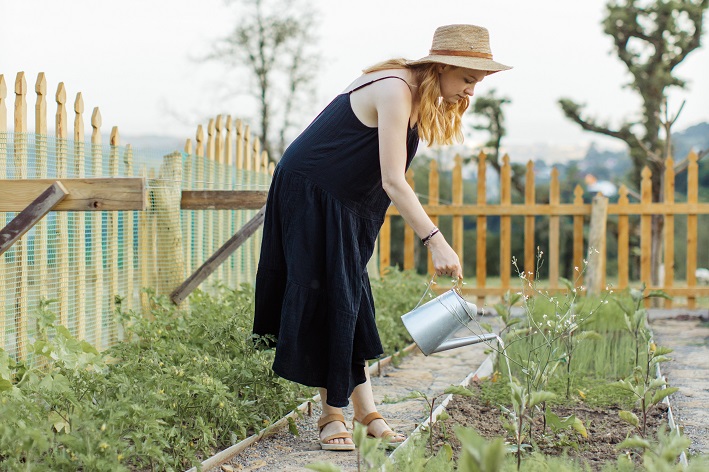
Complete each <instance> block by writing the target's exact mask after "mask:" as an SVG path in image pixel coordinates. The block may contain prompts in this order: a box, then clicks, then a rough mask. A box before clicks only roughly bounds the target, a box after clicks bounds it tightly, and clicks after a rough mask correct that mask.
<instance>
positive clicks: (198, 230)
mask: <svg viewBox="0 0 709 472" xmlns="http://www.w3.org/2000/svg"><path fill="white" fill-rule="evenodd" d="M195 141H196V142H197V148H196V149H195V154H196V157H195V171H196V172H195V177H196V182H195V187H198V188H202V189H204V188H207V187H206V185H205V183H204V166H205V162H204V130H203V129H202V125H199V126H197V134H196V135H195ZM194 226H195V240H194V247H193V248H192V251H193V252H192V267H199V266H200V265H202V262H204V258H205V251H204V212H203V211H198V212H197V213H196V214H195V225H194Z"/></svg>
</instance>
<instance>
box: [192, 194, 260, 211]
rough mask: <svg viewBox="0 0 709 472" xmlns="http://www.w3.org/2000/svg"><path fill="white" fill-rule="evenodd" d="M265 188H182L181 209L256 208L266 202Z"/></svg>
mask: <svg viewBox="0 0 709 472" xmlns="http://www.w3.org/2000/svg"><path fill="white" fill-rule="evenodd" d="M267 196H268V191H267V190H183V191H182V199H181V201H180V208H182V209H183V210H258V209H259V208H261V207H262V206H264V205H265V204H266V197H267Z"/></svg>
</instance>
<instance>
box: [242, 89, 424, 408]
mask: <svg viewBox="0 0 709 472" xmlns="http://www.w3.org/2000/svg"><path fill="white" fill-rule="evenodd" d="M386 78H390V77H382V78H380V79H377V80H382V79H386ZM396 78H399V77H396ZM377 80H374V81H372V82H369V83H366V84H363V85H361V86H360V87H357V88H356V89H354V90H352V91H351V92H348V93H343V94H341V95H338V96H337V97H336V98H335V99H334V100H333V101H332V102H330V104H329V105H328V106H327V107H326V108H325V109H324V110H323V111H322V112H321V113H320V114H319V115H318V117H317V118H315V120H314V121H313V122H312V123H311V124H310V125H309V126H308V128H306V129H305V131H303V133H302V134H301V135H300V136H299V137H298V138H296V139H295V141H293V143H292V144H291V145H290V146H289V147H288V149H286V151H285V153H284V154H283V157H282V158H281V160H280V162H279V163H278V165H277V166H276V170H275V172H274V174H273V180H272V182H271V187H270V190H269V193H268V201H267V206H266V216H265V221H264V228H263V243H262V245H261V256H260V260H259V266H258V271H257V274H256V313H255V318H254V327H253V331H254V334H256V335H260V336H266V335H270V336H272V337H273V338H274V339H276V340H277V343H276V344H275V345H276V355H275V360H274V363H273V371H274V372H275V373H276V374H278V375H279V376H281V377H284V378H286V379H288V380H292V381H294V382H297V383H300V384H303V385H307V386H311V387H323V388H326V389H327V403H328V404H329V405H331V406H334V407H344V406H346V405H347V404H348V399H349V397H350V395H351V394H352V390H353V389H354V388H355V387H356V386H357V385H359V384H361V383H364V382H365V380H366V379H365V375H364V366H365V360H366V359H375V358H377V357H379V356H381V355H382V353H383V349H382V345H381V341H380V339H379V333H378V332H377V327H376V324H375V322H374V301H373V299H372V290H371V288H370V285H369V276H368V274H367V261H369V259H370V257H371V256H372V253H373V251H374V245H375V241H376V238H377V235H378V234H379V230H380V229H381V226H382V223H383V222H384V215H385V213H386V211H387V208H388V207H389V205H390V203H391V200H390V199H389V197H388V196H387V194H386V193H385V192H384V189H383V188H382V177H381V170H380V163H379V135H378V129H377V128H370V127H368V126H366V125H364V124H363V123H362V122H361V121H360V120H359V119H358V118H357V116H356V115H355V114H354V112H353V111H352V107H351V105H350V93H352V92H354V91H355V90H358V89H360V88H362V87H366V86H367V85H369V84H371V83H373V82H376V81H377ZM401 80H403V79H401ZM417 146H418V132H417V130H416V127H414V128H409V129H408V135H407V161H406V167H407V168H408V166H409V164H410V163H411V160H412V159H413V156H414V154H415V153H416V148H417ZM266 344H267V345H268V346H273V345H274V344H273V343H272V342H267V343H266Z"/></svg>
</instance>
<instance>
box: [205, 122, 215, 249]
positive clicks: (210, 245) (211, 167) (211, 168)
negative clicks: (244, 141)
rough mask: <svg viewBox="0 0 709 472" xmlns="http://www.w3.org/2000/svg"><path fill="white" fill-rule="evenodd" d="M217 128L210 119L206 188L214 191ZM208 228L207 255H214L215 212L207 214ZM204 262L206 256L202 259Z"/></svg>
mask: <svg viewBox="0 0 709 472" xmlns="http://www.w3.org/2000/svg"><path fill="white" fill-rule="evenodd" d="M215 131H216V128H215V123H214V118H210V119H209V124H208V125H207V159H206V160H205V186H204V188H208V189H214V188H215V187H214V182H215V173H216V169H215V167H216V166H215V160H214V147H215V146H214V134H215ZM206 213H207V215H206V220H207V227H206V231H205V237H204V238H205V241H204V245H205V248H206V249H207V254H212V253H213V252H214V250H215V249H216V247H217V246H216V244H215V241H214V226H215V225H216V224H217V221H216V218H215V217H214V211H207V212H206ZM202 260H204V256H203V257H202Z"/></svg>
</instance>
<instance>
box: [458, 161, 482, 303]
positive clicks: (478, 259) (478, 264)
mask: <svg viewBox="0 0 709 472" xmlns="http://www.w3.org/2000/svg"><path fill="white" fill-rule="evenodd" d="M486 159H487V156H486V155H485V153H484V152H482V151H480V154H478V198H477V202H476V203H477V206H478V207H479V208H483V207H485V206H487V192H486V187H487V182H486V181H485V179H486V174H487V173H486V170H487V162H486ZM475 236H476V238H475V240H476V243H475V244H476V251H475V280H476V285H477V287H478V288H485V285H486V283H487V280H486V279H487V216H485V215H479V216H478V217H477V222H476V229H475ZM461 262H462V260H461ZM477 303H478V306H480V307H482V306H483V305H484V304H485V297H484V296H479V297H478V298H477Z"/></svg>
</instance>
